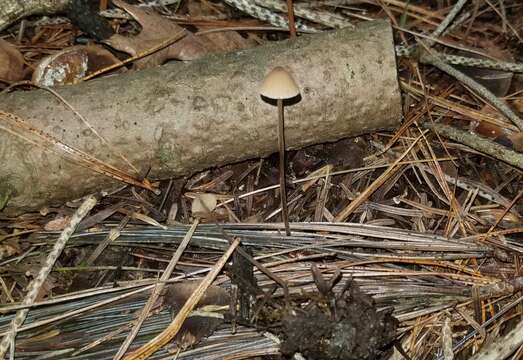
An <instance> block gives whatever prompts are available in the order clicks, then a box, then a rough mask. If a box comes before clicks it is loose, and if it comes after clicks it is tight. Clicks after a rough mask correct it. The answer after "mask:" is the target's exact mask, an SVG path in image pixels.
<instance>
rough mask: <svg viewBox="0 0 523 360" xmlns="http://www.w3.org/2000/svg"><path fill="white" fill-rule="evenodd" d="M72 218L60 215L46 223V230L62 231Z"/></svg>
mask: <svg viewBox="0 0 523 360" xmlns="http://www.w3.org/2000/svg"><path fill="white" fill-rule="evenodd" d="M69 220H71V217H70V216H58V217H56V218H55V219H53V220H51V221H49V222H48V223H47V224H45V226H44V229H45V230H46V231H62V230H63V229H64V228H65V227H66V226H67V224H69Z"/></svg>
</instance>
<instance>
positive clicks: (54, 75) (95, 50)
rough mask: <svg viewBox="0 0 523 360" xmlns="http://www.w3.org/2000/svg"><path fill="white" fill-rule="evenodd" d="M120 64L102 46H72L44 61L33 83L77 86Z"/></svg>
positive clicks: (35, 72) (35, 73) (35, 74)
mask: <svg viewBox="0 0 523 360" xmlns="http://www.w3.org/2000/svg"><path fill="white" fill-rule="evenodd" d="M118 62H120V61H119V60H118V59H117V58H116V57H115V56H114V55H113V54H112V53H111V52H110V51H108V50H106V49H104V48H102V47H100V46H96V45H88V46H85V45H78V46H72V47H69V48H66V49H63V50H61V51H59V52H57V53H55V54H53V55H50V56H47V57H45V58H44V59H42V60H41V61H40V63H38V65H37V67H36V69H35V71H34V72H33V83H35V84H37V85H42V86H56V85H64V84H75V83H77V82H79V81H80V80H81V79H82V78H83V77H85V76H86V75H89V74H91V73H93V72H95V71H97V70H100V69H103V68H105V67H107V66H109V65H112V64H115V63H118Z"/></svg>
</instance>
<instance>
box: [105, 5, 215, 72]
mask: <svg viewBox="0 0 523 360" xmlns="http://www.w3.org/2000/svg"><path fill="white" fill-rule="evenodd" d="M113 3H114V4H115V5H116V6H118V7H120V8H122V9H124V10H125V11H127V12H128V13H129V15H131V16H132V17H133V18H134V19H135V20H136V21H137V22H138V23H139V24H140V25H141V26H142V31H141V32H140V34H138V35H136V36H134V37H126V36H122V35H120V34H114V35H113V36H111V37H110V38H109V39H107V40H105V41H104V42H105V43H106V44H108V45H110V46H111V47H113V48H115V49H117V50H120V51H123V52H126V53H128V54H130V55H131V56H136V55H138V54H140V53H143V52H145V51H147V50H149V49H151V48H153V47H155V46H157V45H159V44H161V43H162V42H163V41H165V40H167V39H169V38H170V37H172V36H173V35H174V34H176V33H179V32H180V31H182V30H183V28H182V27H181V26H178V25H177V24H175V23H174V22H172V21H170V20H169V19H166V18H164V17H162V16H160V15H159V14H155V13H152V12H151V13H149V12H147V11H145V10H143V9H141V8H138V7H136V6H133V5H129V4H126V3H124V2H123V1H120V0H114V1H113ZM208 52H209V51H208V50H207V49H206V47H205V45H204V44H203V43H202V42H201V41H200V39H198V37H196V36H194V35H193V34H188V35H187V36H185V37H184V38H182V39H181V40H179V41H177V42H175V43H174V44H172V45H170V46H168V47H166V48H163V49H160V50H158V51H156V52H155V53H153V54H151V55H148V56H146V57H144V58H142V59H139V60H136V61H135V62H134V67H135V68H136V69H144V68H149V67H153V66H157V65H161V64H163V63H164V62H165V61H166V60H169V59H177V60H194V59H198V58H200V57H202V56H203V55H205V54H207V53H208Z"/></svg>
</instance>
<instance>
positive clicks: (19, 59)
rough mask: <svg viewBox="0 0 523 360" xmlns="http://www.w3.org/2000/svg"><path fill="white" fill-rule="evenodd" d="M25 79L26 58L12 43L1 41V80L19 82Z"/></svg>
mask: <svg viewBox="0 0 523 360" xmlns="http://www.w3.org/2000/svg"><path fill="white" fill-rule="evenodd" d="M23 78H24V56H23V55H22V53H21V52H20V51H18V49H17V48H16V47H15V46H14V45H12V44H11V43H9V42H7V41H5V40H2V39H0V79H2V80H7V81H13V82H15V81H19V80H22V79H23Z"/></svg>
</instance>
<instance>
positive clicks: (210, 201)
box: [191, 194, 218, 217]
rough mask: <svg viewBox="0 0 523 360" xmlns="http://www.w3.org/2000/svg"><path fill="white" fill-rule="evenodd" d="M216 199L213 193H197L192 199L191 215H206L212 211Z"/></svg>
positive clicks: (216, 202)
mask: <svg viewBox="0 0 523 360" xmlns="http://www.w3.org/2000/svg"><path fill="white" fill-rule="evenodd" d="M217 204H218V201H217V200H216V196H215V195H214V194H197V195H196V197H195V198H194V199H193V201H192V208H191V211H192V215H193V216H195V217H206V216H208V215H209V214H210V213H211V212H213V211H214V209H215V208H216V205H217Z"/></svg>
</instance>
